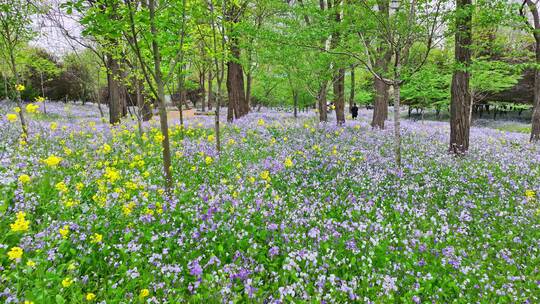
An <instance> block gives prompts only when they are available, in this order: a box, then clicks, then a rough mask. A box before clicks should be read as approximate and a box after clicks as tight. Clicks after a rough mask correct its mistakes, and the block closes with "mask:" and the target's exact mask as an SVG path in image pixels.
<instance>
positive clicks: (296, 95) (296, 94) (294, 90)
mask: <svg viewBox="0 0 540 304" xmlns="http://www.w3.org/2000/svg"><path fill="white" fill-rule="evenodd" d="M293 107H294V118H297V117H298V92H297V91H296V89H293Z"/></svg>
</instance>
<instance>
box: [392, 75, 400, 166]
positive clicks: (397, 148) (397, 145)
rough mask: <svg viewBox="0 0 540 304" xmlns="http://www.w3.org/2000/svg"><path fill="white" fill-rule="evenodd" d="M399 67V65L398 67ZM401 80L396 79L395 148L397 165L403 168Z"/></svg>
mask: <svg viewBox="0 0 540 304" xmlns="http://www.w3.org/2000/svg"><path fill="white" fill-rule="evenodd" d="M398 68H399V67H398ZM400 86H401V84H400V80H399V74H398V77H397V78H396V79H395V80H394V85H393V87H394V150H395V156H396V165H397V166H398V168H401V122H400V114H401V108H400V102H401V96H400V89H401V88H400Z"/></svg>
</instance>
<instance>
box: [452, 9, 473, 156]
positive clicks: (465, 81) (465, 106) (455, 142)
mask: <svg viewBox="0 0 540 304" xmlns="http://www.w3.org/2000/svg"><path fill="white" fill-rule="evenodd" d="M471 5H472V3H471V0H456V11H457V12H458V18H457V20H456V34H455V35H456V38H455V39H456V41H455V62H456V65H457V68H456V69H455V70H454V73H453V75H452V86H451V97H450V147H449V151H450V152H451V153H453V154H456V155H461V154H464V153H466V152H467V150H468V149H469V133H470V114H471V110H470V107H471V93H470V89H469V78H470V75H469V66H470V64H471V49H470V47H471V45H472V37H471V36H472V35H471V31H472V29H471V23H472V15H471V12H472V11H471V9H470V8H471Z"/></svg>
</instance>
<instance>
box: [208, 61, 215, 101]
mask: <svg viewBox="0 0 540 304" xmlns="http://www.w3.org/2000/svg"><path fill="white" fill-rule="evenodd" d="M212 94H213V93H212V68H211V67H210V68H208V111H211V110H212V102H214V101H213V100H212Z"/></svg>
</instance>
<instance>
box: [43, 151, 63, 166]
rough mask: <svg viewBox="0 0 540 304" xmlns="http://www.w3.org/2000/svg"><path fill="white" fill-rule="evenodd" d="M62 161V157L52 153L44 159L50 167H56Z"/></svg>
mask: <svg viewBox="0 0 540 304" xmlns="http://www.w3.org/2000/svg"><path fill="white" fill-rule="evenodd" d="M61 161H62V158H61V157H58V156H56V155H54V154H52V155H50V156H49V157H47V158H46V159H44V160H43V162H44V163H45V164H46V165H47V166H49V167H56V166H58V164H59V163H60V162H61Z"/></svg>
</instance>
